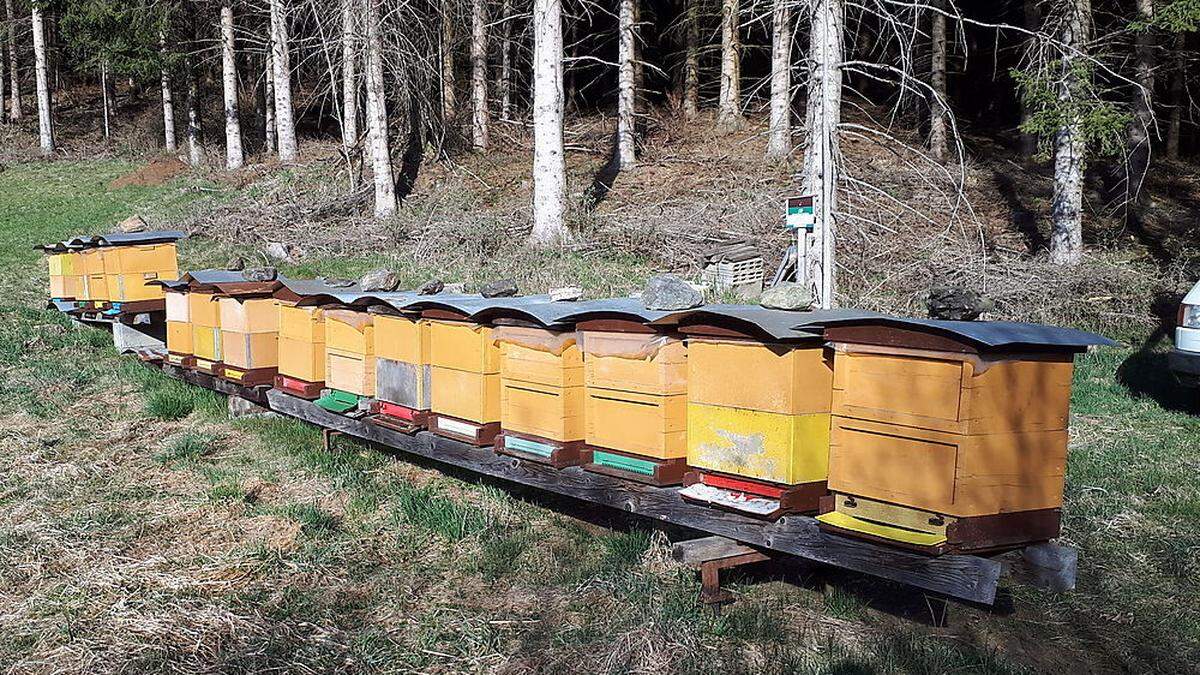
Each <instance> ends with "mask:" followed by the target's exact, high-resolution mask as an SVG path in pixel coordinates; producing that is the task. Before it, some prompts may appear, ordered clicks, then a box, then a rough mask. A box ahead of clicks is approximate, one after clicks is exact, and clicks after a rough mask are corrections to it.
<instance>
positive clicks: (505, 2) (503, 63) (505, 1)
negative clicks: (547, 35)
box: [499, 0, 513, 121]
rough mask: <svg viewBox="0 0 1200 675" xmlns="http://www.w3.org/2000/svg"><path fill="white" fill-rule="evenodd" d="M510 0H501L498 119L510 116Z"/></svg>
mask: <svg viewBox="0 0 1200 675" xmlns="http://www.w3.org/2000/svg"><path fill="white" fill-rule="evenodd" d="M511 14H512V0H501V2H500V21H501V22H502V27H501V34H500V92H499V93H500V119H502V120H505V121H507V120H509V119H510V118H511V116H512V75H513V72H512V71H513V68H512V32H513V24H512V16H511Z"/></svg>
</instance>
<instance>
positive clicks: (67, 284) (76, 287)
mask: <svg viewBox="0 0 1200 675" xmlns="http://www.w3.org/2000/svg"><path fill="white" fill-rule="evenodd" d="M83 279H84V277H82V276H80V275H78V274H69V275H67V276H65V277H63V287H64V289H65V290H64V291H63V292H64V293H66V297H68V298H74V299H76V300H81V299H83Z"/></svg>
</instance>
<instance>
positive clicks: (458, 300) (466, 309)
mask: <svg viewBox="0 0 1200 675" xmlns="http://www.w3.org/2000/svg"><path fill="white" fill-rule="evenodd" d="M549 300H550V296H548V295H522V296H518V297H514V298H485V297H483V296H480V295H424V296H419V299H417V300H415V301H414V302H411V303H409V304H408V305H407V307H406V308H407V309H413V310H418V309H420V310H425V309H446V310H450V311H453V312H458V313H459V314H463V315H464V316H466V317H468V318H470V319H471V320H473V321H474V320H480V321H482V320H486V319H482V318H477V317H482V316H487V315H495V314H497V313H503V312H511V311H514V310H520V309H522V308H525V307H528V306H531V305H536V304H538V303H545V302H548V301H549Z"/></svg>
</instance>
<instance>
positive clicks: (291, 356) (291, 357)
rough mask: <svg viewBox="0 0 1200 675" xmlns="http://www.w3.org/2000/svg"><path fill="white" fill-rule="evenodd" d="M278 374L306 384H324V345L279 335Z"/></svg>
mask: <svg viewBox="0 0 1200 675" xmlns="http://www.w3.org/2000/svg"><path fill="white" fill-rule="evenodd" d="M279 372H280V374H282V375H288V376H291V377H295V378H297V379H301V380H304V381H306V382H324V381H325V343H324V342H309V341H307V340H297V339H295V338H290V337H284V336H282V335H280V336H279Z"/></svg>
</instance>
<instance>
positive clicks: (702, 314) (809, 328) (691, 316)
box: [651, 304, 883, 340]
mask: <svg viewBox="0 0 1200 675" xmlns="http://www.w3.org/2000/svg"><path fill="white" fill-rule="evenodd" d="M880 316H883V315H881V314H879V313H877V312H869V311H864V310H856V309H824V310H815V311H811V312H792V311H788V310H783V309H770V308H768V307H761V306H759V305H732V304H717V305H704V306H703V307H697V308H695V309H687V310H683V311H680V312H672V313H671V314H668V315H667V316H665V317H663V318H662V319H659V320H657V321H653V322H651V325H653V326H656V327H657V326H671V325H683V324H689V323H692V324H694V323H700V322H717V323H720V322H723V321H727V322H732V323H735V324H741V325H743V326H747V327H749V328H750V329H751V330H752V331H755V332H758V333H760V334H763V335H765V336H767V337H770V338H772V339H775V340H806V339H808V340H811V339H816V338H821V337H822V334H823V332H824V325H825V324H826V323H827V322H829V321H835V320H852V319H867V318H873V317H880Z"/></svg>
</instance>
